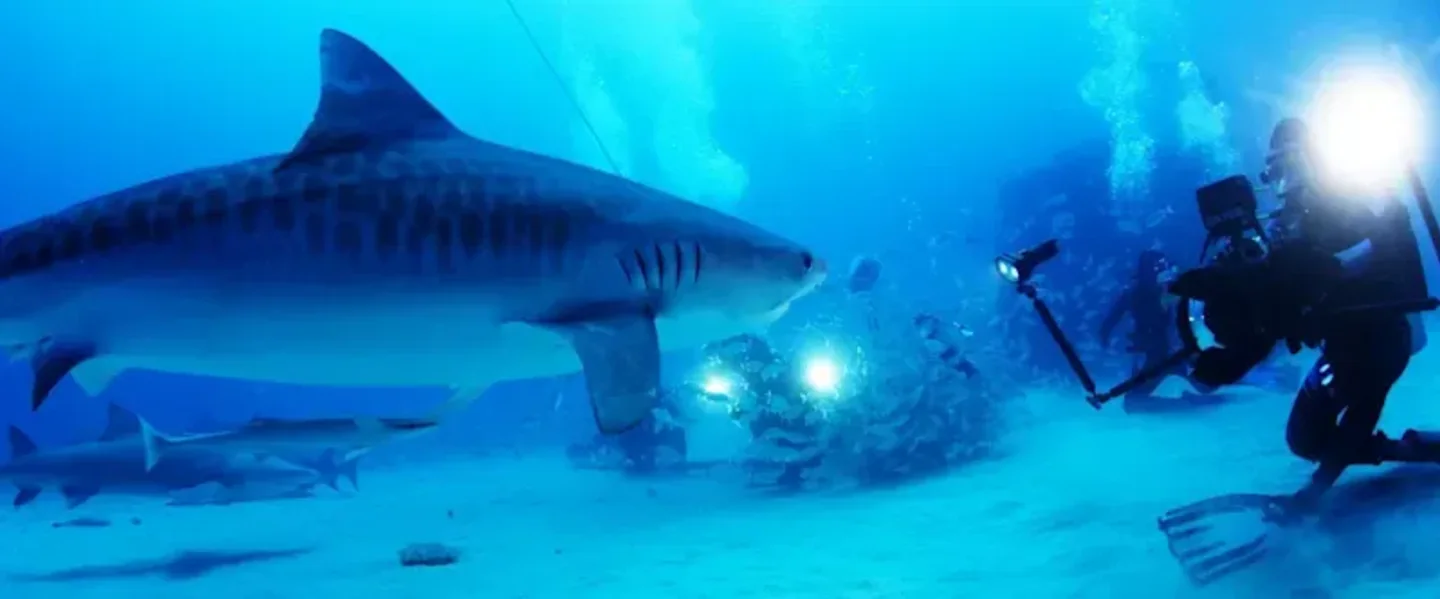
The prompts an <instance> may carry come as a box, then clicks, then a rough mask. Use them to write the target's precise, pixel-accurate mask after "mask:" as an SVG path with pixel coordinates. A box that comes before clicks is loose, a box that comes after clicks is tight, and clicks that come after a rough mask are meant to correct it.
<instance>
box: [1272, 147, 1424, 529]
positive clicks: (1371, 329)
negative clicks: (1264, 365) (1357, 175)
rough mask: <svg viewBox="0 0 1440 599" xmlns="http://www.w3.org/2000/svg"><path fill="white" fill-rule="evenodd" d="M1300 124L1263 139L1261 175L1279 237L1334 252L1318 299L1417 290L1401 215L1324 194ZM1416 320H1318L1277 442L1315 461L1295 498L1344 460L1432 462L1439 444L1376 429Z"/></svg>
mask: <svg viewBox="0 0 1440 599" xmlns="http://www.w3.org/2000/svg"><path fill="white" fill-rule="evenodd" d="M1306 143H1307V140H1306V131H1305V126H1304V124H1303V123H1302V122H1300V121H1298V120H1293V119H1292V120H1286V121H1282V122H1281V123H1280V124H1279V125H1277V126H1276V129H1275V132H1274V133H1273V135H1272V137H1271V141H1270V145H1271V155H1270V158H1269V159H1267V167H1268V170H1267V177H1266V178H1267V179H1268V180H1270V181H1273V182H1275V183H1276V184H1278V186H1279V188H1278V189H1277V193H1278V195H1279V197H1280V198H1281V199H1282V200H1283V202H1284V205H1283V207H1282V208H1281V209H1280V212H1279V214H1278V215H1277V219H1276V220H1277V223H1276V224H1277V225H1278V226H1279V227H1280V228H1279V229H1277V230H1276V231H1275V234H1277V235H1279V236H1280V237H1281V239H1282V241H1281V243H1287V244H1289V243H1303V244H1308V245H1309V246H1310V247H1311V248H1313V249H1314V250H1315V251H1317V252H1318V253H1320V255H1333V256H1337V257H1339V259H1340V261H1341V263H1342V265H1343V267H1344V269H1345V271H1346V275H1344V278H1343V280H1342V282H1341V283H1339V284H1338V285H1337V286H1336V287H1335V288H1334V289H1333V291H1330V292H1329V293H1328V294H1327V295H1326V297H1325V299H1324V304H1325V305H1327V306H1333V307H1347V306H1365V305H1375V304H1382V303H1386V302H1394V301H1397V300H1406V299H1421V298H1424V297H1425V296H1426V288H1425V272H1424V268H1423V266H1422V265H1421V262H1420V250H1419V247H1418V245H1417V240H1416V238H1415V234H1414V233H1413V232H1412V230H1411V224H1410V214H1409V211H1408V210H1407V208H1406V207H1405V205H1404V204H1402V203H1401V202H1399V201H1395V200H1385V201H1381V202H1370V203H1367V202H1364V201H1357V200H1356V199H1355V198H1348V197H1332V196H1329V195H1328V194H1326V193H1325V192H1324V190H1322V189H1319V188H1318V185H1317V184H1316V183H1315V182H1314V181H1313V180H1312V179H1313V178H1312V176H1311V173H1310V172H1309V169H1310V166H1309V165H1310V159H1309V152H1308V148H1307V147H1306ZM1412 322H1413V323H1414V324H1416V325H1418V319H1415V318H1414V317H1413V316H1408V315H1406V314H1403V313H1394V312H1355V313H1351V314H1341V315H1337V316H1333V317H1330V318H1328V319H1327V322H1326V323H1325V326H1324V330H1323V331H1322V332H1320V333H1319V338H1318V341H1319V345H1320V347H1321V356H1320V358H1319V359H1318V360H1317V361H1316V363H1315V365H1314V366H1313V367H1312V368H1311V370H1310V373H1309V375H1308V376H1306V377H1305V382H1304V384H1303V385H1302V387H1301V389H1300V393H1299V394H1298V395H1297V396H1296V397H1295V404H1294V407H1293V408H1292V409H1291V412H1290V418H1289V423H1288V424H1287V425H1286V431H1285V440H1286V443H1287V444H1288V445H1289V447H1290V450H1291V451H1292V452H1293V453H1294V454H1295V455H1297V456H1299V457H1301V458H1304V459H1307V460H1311V461H1314V462H1318V463H1319V464H1320V467H1319V469H1318V470H1317V471H1316V472H1315V474H1314V475H1313V476H1312V478H1311V481H1310V484H1309V485H1307V486H1306V487H1305V489H1303V490H1302V491H1301V492H1300V493H1298V494H1297V495H1296V496H1295V504H1294V505H1293V506H1292V507H1294V508H1301V507H1307V506H1308V505H1309V504H1311V503H1313V501H1314V500H1315V499H1316V498H1318V496H1319V495H1320V494H1321V493H1323V492H1324V491H1325V490H1327V489H1329V488H1330V487H1331V486H1333V485H1334V484H1335V481H1336V480H1337V479H1339V477H1340V474H1341V472H1343V471H1344V470H1345V468H1346V467H1348V466H1351V465H1354V464H1379V463H1381V462H1387V461H1427V462H1428V461H1437V460H1440V450H1437V449H1435V448H1433V447H1432V446H1433V444H1425V443H1419V442H1418V441H1420V438H1419V436H1417V435H1418V434H1417V433H1415V432H1414V431H1408V432H1407V434H1406V435H1405V437H1404V438H1402V439H1400V440H1394V439H1390V438H1389V437H1387V436H1386V435H1385V434H1384V433H1381V432H1377V431H1376V427H1377V426H1378V424H1379V422H1380V412H1381V410H1383V409H1384V407H1385V400H1386V397H1387V396H1388V395H1389V393H1390V388H1391V387H1392V386H1393V385H1394V384H1395V382H1396V381H1398V380H1399V379H1400V375H1402V374H1404V372H1405V369H1406V367H1407V366H1409V363H1410V356H1411V355H1412V354H1413V353H1414V352H1415V351H1417V350H1418V349H1419V346H1420V345H1421V344H1422V343H1423V335H1424V330H1423V329H1421V328H1419V327H1418V326H1412Z"/></svg>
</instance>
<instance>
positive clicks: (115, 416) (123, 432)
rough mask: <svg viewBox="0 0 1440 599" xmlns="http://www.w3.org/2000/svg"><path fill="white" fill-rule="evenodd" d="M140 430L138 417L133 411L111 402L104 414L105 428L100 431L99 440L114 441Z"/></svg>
mask: <svg viewBox="0 0 1440 599" xmlns="http://www.w3.org/2000/svg"><path fill="white" fill-rule="evenodd" d="M138 432H140V418H139V417H137V416H135V414H134V413H133V412H131V411H130V410H127V409H125V408H122V407H120V404H116V403H111V404H110V410H109V412H108V414H107V415H106V422H105V430H104V432H101V433H100V439H99V440H101V441H114V440H116V439H119V438H122V437H127V436H130V435H133V434H135V433H138Z"/></svg>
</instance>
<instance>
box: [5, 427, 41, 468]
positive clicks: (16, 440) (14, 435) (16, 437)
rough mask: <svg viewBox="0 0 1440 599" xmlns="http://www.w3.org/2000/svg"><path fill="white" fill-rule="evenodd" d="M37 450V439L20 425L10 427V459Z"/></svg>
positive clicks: (21, 456)
mask: <svg viewBox="0 0 1440 599" xmlns="http://www.w3.org/2000/svg"><path fill="white" fill-rule="evenodd" d="M36 451H37V449H36V447H35V441H33V440H31V439H30V436H29V435H26V434H25V431H22V430H20V429H19V428H18V427H15V426H11V427H10V459H11V460H14V459H16V458H23V457H25V456H28V455H30V454H32V453H35V452H36Z"/></svg>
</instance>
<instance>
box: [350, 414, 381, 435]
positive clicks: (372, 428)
mask: <svg viewBox="0 0 1440 599" xmlns="http://www.w3.org/2000/svg"><path fill="white" fill-rule="evenodd" d="M355 428H356V430H359V431H360V432H362V433H367V434H374V433H380V432H384V431H385V422H384V421H383V420H381V419H379V418H371V417H361V418H356V419H355Z"/></svg>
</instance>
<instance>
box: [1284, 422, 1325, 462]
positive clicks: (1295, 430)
mask: <svg viewBox="0 0 1440 599" xmlns="http://www.w3.org/2000/svg"><path fill="white" fill-rule="evenodd" d="M1285 445H1286V446H1287V447H1289V448H1290V453H1291V454H1293V455H1294V456H1295V457H1297V458H1300V459H1302V460H1306V461H1310V462H1318V461H1320V458H1322V457H1324V453H1325V435H1322V434H1319V432H1318V431H1313V430H1306V429H1304V428H1301V427H1296V426H1292V427H1289V428H1287V429H1286V430H1285Z"/></svg>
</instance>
